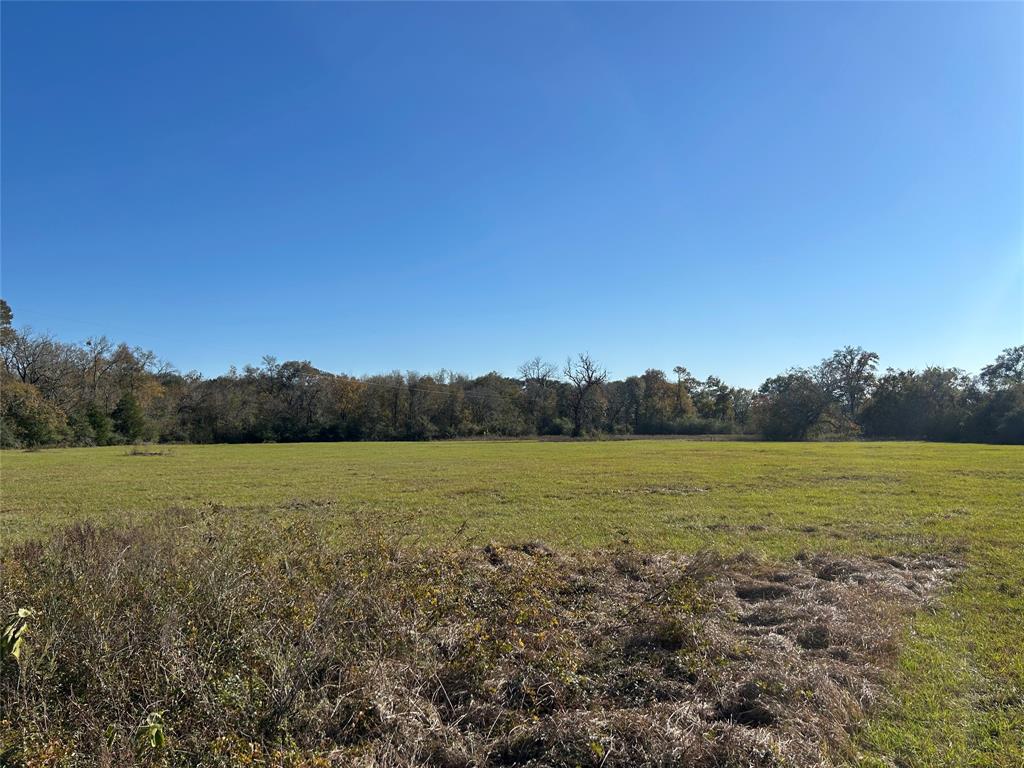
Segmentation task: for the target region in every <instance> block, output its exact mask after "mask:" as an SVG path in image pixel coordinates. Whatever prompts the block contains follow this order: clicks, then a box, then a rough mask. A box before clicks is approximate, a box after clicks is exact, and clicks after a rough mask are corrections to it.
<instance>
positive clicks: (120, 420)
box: [113, 392, 146, 442]
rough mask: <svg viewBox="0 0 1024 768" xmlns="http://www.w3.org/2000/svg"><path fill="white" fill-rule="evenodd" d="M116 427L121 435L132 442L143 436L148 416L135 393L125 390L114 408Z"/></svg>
mask: <svg viewBox="0 0 1024 768" xmlns="http://www.w3.org/2000/svg"><path fill="white" fill-rule="evenodd" d="M113 417H114V428H115V429H116V430H117V431H118V432H119V433H120V434H121V436H122V437H123V438H124V439H125V440H127V441H129V442H132V441H134V440H138V439H139V438H140V437H142V435H143V433H144V432H145V429H146V417H145V415H143V413H142V407H141V406H140V405H139V401H138V400H136V399H135V395H133V394H132V393H131V392H125V393H124V394H123V395H121V399H120V400H119V401H118V402H117V407H116V408H115V409H114V413H113Z"/></svg>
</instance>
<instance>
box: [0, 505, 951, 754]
mask: <svg viewBox="0 0 1024 768" xmlns="http://www.w3.org/2000/svg"><path fill="white" fill-rule="evenodd" d="M954 572H955V567H954V564H953V563H951V562H950V561H948V560H945V559H941V558H916V559H908V558H886V559H884V560H883V559H849V558H847V559H838V558H829V557H827V556H810V555H808V556H802V557H799V558H797V559H795V560H793V561H791V562H785V563H768V562H764V561H761V560H757V559H754V558H751V557H738V558H729V559H723V558H721V557H718V556H716V555H714V554H709V553H705V554H701V555H698V556H695V557H683V556H675V555H673V556H668V555H646V554H641V553H639V552H637V551H635V550H632V549H628V548H623V549H620V550H616V551H606V552H598V553H590V554H573V555H569V554H560V553H557V552H554V551H552V550H550V549H549V548H547V547H545V546H544V545H542V544H536V543H533V544H525V545H522V546H518V547H503V546H488V547H485V548H483V549H471V548H468V547H462V546H457V545H452V546H449V547H445V548H431V549H427V548H423V547H419V546H415V545H414V544H409V543H406V544H403V543H402V542H398V541H394V540H382V539H374V538H372V537H369V536H368V537H366V540H365V541H362V542H360V543H359V544H358V545H353V546H352V547H351V548H348V549H345V550H343V551H339V550H336V549H328V548H326V547H324V546H323V545H321V543H320V542H319V539H318V537H317V535H316V533H315V532H314V531H312V530H310V529H307V528H303V527H293V528H291V529H289V530H288V531H286V532H281V531H278V532H276V533H275V534H271V533H259V532H256V531H252V530H236V529H232V528H231V527H230V526H229V525H227V524H222V523H221V522H219V521H218V518H217V516H216V515H214V516H207V517H200V516H198V515H195V514H193V513H182V514H181V515H179V516H176V517H175V518H174V519H172V520H169V521H168V522H167V523H166V524H165V525H162V526H160V527H158V528H156V529H142V528H132V529H112V528H97V527H93V526H90V525H78V526H74V527H72V528H69V529H67V530H66V531H64V532H63V533H62V534H61V535H59V536H57V537H55V538H54V539H52V540H50V541H48V542H46V543H40V542H32V543H28V544H24V545H20V546H18V547H16V548H13V549H11V550H9V551H8V553H7V554H6V555H5V558H4V560H3V562H2V570H0V610H2V612H3V614H4V615H7V614H11V613H13V612H14V611H15V610H16V609H17V608H21V607H28V608H32V609H33V610H34V611H35V614H34V616H33V617H32V619H31V621H30V628H29V635H28V637H27V640H26V642H25V646H24V650H23V652H22V657H21V660H20V663H18V662H15V661H14V660H13V659H6V660H4V661H3V664H2V671H0V752H2V753H3V755H4V757H3V758H2V759H0V762H3V761H4V760H6V762H7V763H8V764H11V765H17V764H27V765H40V766H41V765H47V766H49V765H53V766H57V765H67V766H71V765H75V766H78V765H110V766H120V765H130V764H142V765H194V764H197V763H200V762H201V763H202V764H203V765H224V766H234V765H360V766H421V765H422V766H428V765H429V766H445V767H453V768H454V767H456V766H467V767H468V766H527V765H536V766H540V765H544V766H609V767H610V766H676V765H678V766H698V767H699V766H731V765H744V766H782V765H787V766H812V765H815V766H817V765H828V764H830V763H832V762H834V761H835V760H836V759H837V758H838V757H841V756H843V755H844V754H847V750H848V735H849V733H850V732H851V729H853V728H854V727H855V726H856V724H857V722H858V720H859V719H860V718H861V717H862V715H863V713H864V711H865V709H867V708H869V707H870V706H871V705H872V704H873V703H875V701H876V700H877V698H878V696H879V691H880V683H881V681H882V678H883V674H884V673H883V669H884V667H885V665H886V663H887V662H888V661H889V660H890V659H891V657H892V655H893V652H894V649H895V647H896V643H897V641H898V639H899V637H900V634H901V627H902V626H903V619H904V617H905V616H906V615H907V614H908V613H909V612H910V611H912V610H914V609H918V608H921V607H922V606H924V605H926V604H927V602H928V601H929V599H930V598H931V597H932V596H933V595H934V594H935V593H936V590H937V589H938V588H940V587H942V586H943V585H944V584H945V583H946V581H947V580H948V579H949V578H950V577H951V575H952V574H953V573H954ZM157 731H158V732H159V734H160V735H162V736H163V737H164V738H165V741H164V743H162V744H160V743H159V741H160V739H158V738H156V737H155V735H154V734H155V732H157Z"/></svg>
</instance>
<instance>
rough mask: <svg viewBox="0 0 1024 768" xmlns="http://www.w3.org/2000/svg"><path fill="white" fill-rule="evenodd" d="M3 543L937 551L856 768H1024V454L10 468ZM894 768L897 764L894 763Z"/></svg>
mask: <svg viewBox="0 0 1024 768" xmlns="http://www.w3.org/2000/svg"><path fill="white" fill-rule="evenodd" d="M0 466H2V505H0V532H2V536H3V542H4V543H10V542H13V541H18V540H22V539H25V538H29V537H36V536H43V535H45V534H46V533H47V532H48V531H50V530H52V529H54V528H55V527H57V526H60V525H63V524H66V523H68V522H71V521H74V520H79V519H83V518H91V519H94V520H102V521H107V522H111V521H122V520H123V521H129V520H143V521H144V520H145V519H146V517H147V516H149V515H153V514H159V513H160V512H161V511H162V510H166V509H168V508H170V507H174V506H186V507H200V506H208V505H219V506H223V507H226V508H228V511H226V512H225V514H234V515H239V516H241V517H243V518H245V519H247V520H253V519H261V520H266V521H267V522H268V524H272V523H273V522H274V521H275V520H279V519H281V518H294V517H296V516H306V517H311V518H314V519H316V520H317V521H318V522H320V523H322V524H323V525H324V526H325V529H326V530H327V531H329V532H330V533H331V535H334V536H336V537H337V538H338V540H339V541H341V542H344V540H345V539H346V537H347V536H348V535H349V534H350V532H351V531H353V530H354V528H353V527H352V526H351V521H352V519H353V515H358V516H361V517H363V518H370V519H372V520H375V521H379V523H380V525H381V526H388V527H393V528H397V529H398V530H402V531H406V532H409V533H412V534H416V535H422V536H424V537H425V538H427V539H428V540H430V539H444V538H448V537H450V536H452V535H453V534H454V532H455V531H456V530H458V528H459V527H460V526H461V525H462V524H463V523H465V524H466V526H467V533H468V535H469V536H470V537H471V538H473V539H475V540H477V541H479V542H483V541H487V540H491V539H494V540H498V541H522V540H527V539H541V540H544V541H546V542H548V543H549V544H552V545H554V546H559V547H595V546H604V545H608V544H613V543H615V542H618V541H621V540H623V539H629V540H630V541H632V542H634V543H635V544H637V545H639V546H641V547H645V548H651V549H681V550H688V551H689V550H694V549H697V548H701V547H708V546H712V547H716V548H719V549H722V550H726V551H735V550H738V549H750V550H754V551H758V552H762V553H764V554H766V555H768V556H770V557H778V558H785V557H790V556H792V555H793V554H795V553H797V552H799V551H801V550H810V551H820V550H830V551H835V552H844V553H864V554H875V553H889V552H891V553H912V552H923V551H928V552H946V553H954V554H956V555H958V556H959V557H962V558H963V559H964V560H965V562H966V563H967V566H968V567H967V570H966V572H965V574H964V576H963V577H962V578H961V579H960V581H959V582H958V585H957V586H956V588H955V589H954V590H953V592H952V593H950V594H949V595H947V597H946V599H945V601H944V605H943V607H942V609H941V610H939V611H938V612H936V613H931V614H925V615H922V616H920V617H919V619H918V620H917V622H916V623H915V625H914V627H913V630H912V632H911V635H910V637H909V638H908V639H907V642H906V644H905V646H904V649H903V652H902V653H901V656H900V666H899V670H898V677H897V679H896V680H895V681H894V686H893V693H894V701H893V703H892V704H891V705H890V706H887V707H886V708H884V709H883V710H882V711H880V712H877V713H876V715H875V717H874V718H873V719H872V720H871V721H870V722H869V723H868V724H867V726H866V728H865V732H864V734H863V737H862V743H863V746H864V761H865V764H867V765H879V766H881V765H890V764H895V765H901V766H1007V767H1009V766H1013V767H1014V768H1019V767H1020V766H1021V765H1024V735H1022V734H1024V651H1022V646H1024V628H1022V627H1024V597H1022V594H1024V448H1021V447H997V446H979V445H944V444H921V443H824V444H821V443H818V444H809V443H805V444H766V443H740V442H736V443H730V442H720V443H719V442H715V443H703V442H690V441H657V440H651V441H622V442H583V443H540V442H493V443H486V442H449V443H398V444H396V443H391V444H380V443H352V444H304V445H255V446H179V447H174V448H172V449H170V454H169V455H163V456H130V455H127V452H126V450H125V449H124V448H105V449H66V450H52V451H42V452H38V453H15V452H4V453H2V454H0ZM887 761H888V762H887Z"/></svg>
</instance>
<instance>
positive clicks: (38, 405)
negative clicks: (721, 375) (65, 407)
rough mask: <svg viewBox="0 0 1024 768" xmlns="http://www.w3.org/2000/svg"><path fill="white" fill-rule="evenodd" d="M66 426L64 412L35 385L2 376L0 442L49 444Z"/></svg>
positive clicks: (17, 445)
mask: <svg viewBox="0 0 1024 768" xmlns="http://www.w3.org/2000/svg"><path fill="white" fill-rule="evenodd" d="M66 427H67V420H66V418H65V416H64V414H63V413H61V412H60V411H59V410H58V409H57V408H55V407H54V406H52V405H51V404H50V403H48V402H46V400H45V399H44V398H43V396H42V395H41V394H40V392H39V390H38V389H37V388H36V387H34V386H33V385H31V384H25V383H23V382H21V381H17V380H16V379H12V378H7V379H5V381H4V382H3V386H2V388H0V445H3V446H5V447H11V448H34V447H36V446H40V445H51V444H53V443H55V442H58V441H59V440H61V439H62V438H63V436H64V432H65V429H66Z"/></svg>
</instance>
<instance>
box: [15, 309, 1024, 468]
mask: <svg viewBox="0 0 1024 768" xmlns="http://www.w3.org/2000/svg"><path fill="white" fill-rule="evenodd" d="M0 352H2V370H0V445H3V446H4V447H26V448H29V447H37V446H48V445H112V444H120V443H134V442H138V441H161V442H190V443H251V442H295V441H320V440H432V439H443V438H456V437H472V436H509V437H522V436H534V435H537V436H540V435H567V436H573V437H580V436H594V435H601V434H605V435H609V434H610V435H628V434H637V435H671V434H678V435H683V434H750V435H760V436H762V437H764V438H766V439H771V440H803V439H808V438H815V437H846V438H854V437H866V438H899V439H923V440H943V441H971V442H996V443H1024V345H1022V346H1018V347H1013V348H1010V349H1007V350H1004V351H1003V353H1002V354H1000V355H999V356H998V357H997V358H996V360H995V361H994V362H993V363H992V364H990V365H988V366H986V367H985V368H983V369H982V371H981V372H980V373H979V374H978V375H977V376H970V375H968V374H967V373H965V372H964V371H962V370H959V369H956V368H941V367H929V368H925V369H924V370H921V371H915V370H894V369H891V368H890V369H888V370H886V371H884V372H882V373H879V371H878V355H877V354H875V353H874V352H869V351H866V350H864V349H862V348H860V347H850V346H847V347H844V348H842V349H839V350H836V351H835V352H834V353H833V354H832V355H831V356H829V357H827V358H825V359H824V360H822V361H821V362H820V363H819V364H817V365H815V366H812V367H809V368H793V369H789V370H787V371H785V372H784V373H781V374H779V375H778V376H774V377H772V378H770V379H768V380H767V381H765V382H764V383H763V384H762V385H761V386H760V387H759V388H758V389H756V390H751V389H745V388H743V387H732V386H729V385H728V384H726V383H725V382H724V381H723V380H722V379H720V378H718V377H716V376H709V377H708V378H706V379H698V378H696V377H694V376H693V375H692V374H691V373H690V372H689V371H688V370H687V369H686V368H685V367H684V366H681V365H680V366H676V367H675V368H673V369H672V371H671V373H669V374H667V373H665V372H664V371H661V370H658V369H655V368H650V369H648V370H646V371H644V372H643V373H642V374H639V375H636V376H629V377H626V378H625V379H621V380H611V379H610V378H609V376H608V373H607V371H606V370H605V369H604V368H603V367H602V366H601V365H600V363H598V361H597V360H595V359H594V358H593V357H591V356H590V355H589V354H579V355H577V356H576V357H574V358H569V359H568V360H567V361H566V362H565V363H564V365H561V366H557V365H554V364H552V363H548V362H545V361H543V360H541V359H540V358H535V359H533V360H530V361H527V362H525V363H524V364H523V365H522V366H520V368H519V370H518V371H517V374H516V375H515V376H506V375H502V374H499V373H495V372H491V373H488V374H486V375H484V376H477V377H469V376H465V375H463V374H459V373H454V372H451V371H448V370H441V371H438V372H437V373H433V374H420V373H416V372H412V371H409V372H405V373H402V372H400V371H393V372H391V373H387V374H381V375H375V376H362V377H354V376H348V375H345V374H335V373H330V372H328V371H324V370H321V369H318V368H316V367H314V366H313V365H312V364H310V363H309V362H308V361H294V360H292V361H286V362H279V361H278V360H276V359H275V358H273V357H265V358H264V359H263V361H262V364H261V365H258V366H251V365H249V366H245V367H244V368H243V369H242V370H236V369H235V368H234V367H232V368H231V369H230V370H229V371H228V372H227V373H225V374H224V375H221V376H217V377H216V378H204V377H202V376H201V375H199V374H198V373H194V372H192V373H181V372H180V371H177V370H175V369H174V368H173V367H172V366H170V365H168V364H167V363H164V362H162V361H160V360H159V359H158V358H157V356H156V355H155V354H153V353H152V352H150V351H148V350H144V349H141V348H139V347H130V346H128V345H127V344H123V343H122V344H113V343H112V342H110V341H109V340H108V339H107V338H105V337H99V338H91V339H87V340H86V341H84V342H82V343H67V342H62V341H59V340H56V339H54V338H53V337H51V336H49V335H45V334H38V333H35V332H33V331H32V330H31V329H30V328H21V329H16V328H15V327H14V324H13V314H12V312H11V309H10V307H9V306H8V305H7V303H6V302H5V301H3V300H2V299H0Z"/></svg>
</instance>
